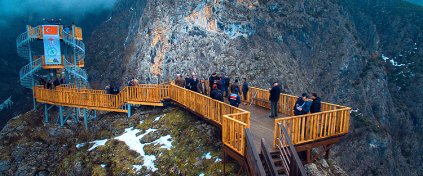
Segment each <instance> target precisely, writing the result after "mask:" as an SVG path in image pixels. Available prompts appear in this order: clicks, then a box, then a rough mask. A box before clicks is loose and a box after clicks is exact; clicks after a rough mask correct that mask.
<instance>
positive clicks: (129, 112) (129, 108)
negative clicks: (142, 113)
mask: <svg viewBox="0 0 423 176" xmlns="http://www.w3.org/2000/svg"><path fill="white" fill-rule="evenodd" d="M127 106H128V118H130V117H131V104H129V103H128V104H127Z"/></svg>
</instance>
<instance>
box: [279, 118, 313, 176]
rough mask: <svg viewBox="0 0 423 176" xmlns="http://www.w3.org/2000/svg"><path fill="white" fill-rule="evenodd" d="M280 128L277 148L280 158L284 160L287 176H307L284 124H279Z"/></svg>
mask: <svg viewBox="0 0 423 176" xmlns="http://www.w3.org/2000/svg"><path fill="white" fill-rule="evenodd" d="M278 125H279V127H280V129H281V130H280V131H279V133H280V135H279V136H280V138H277V140H278V142H279V143H277V144H276V148H277V149H278V150H279V157H280V158H281V160H282V163H283V166H284V168H285V171H286V174H287V175H302V176H306V171H305V169H304V166H303V165H302V163H301V160H300V157H298V153H297V151H296V150H295V147H294V145H293V144H292V140H291V138H290V137H289V135H288V132H287V131H286V129H285V127H284V126H283V125H282V123H278Z"/></svg>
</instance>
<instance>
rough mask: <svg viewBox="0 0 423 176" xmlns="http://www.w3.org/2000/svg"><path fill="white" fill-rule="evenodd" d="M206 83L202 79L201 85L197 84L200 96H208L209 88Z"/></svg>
mask: <svg viewBox="0 0 423 176" xmlns="http://www.w3.org/2000/svg"><path fill="white" fill-rule="evenodd" d="M206 85H207V84H206V81H204V79H203V78H201V80H200V83H198V84H197V90H198V92H199V93H200V94H203V95H207V86H206Z"/></svg>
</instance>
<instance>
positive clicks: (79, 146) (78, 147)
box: [76, 143, 86, 149]
mask: <svg viewBox="0 0 423 176" xmlns="http://www.w3.org/2000/svg"><path fill="white" fill-rule="evenodd" d="M85 145H86V143H80V144H76V148H77V149H80V148H81V147H84V146H85Z"/></svg>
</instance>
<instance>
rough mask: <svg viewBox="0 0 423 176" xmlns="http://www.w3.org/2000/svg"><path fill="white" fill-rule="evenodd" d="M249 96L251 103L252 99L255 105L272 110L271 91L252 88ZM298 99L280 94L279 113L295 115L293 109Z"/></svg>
mask: <svg viewBox="0 0 423 176" xmlns="http://www.w3.org/2000/svg"><path fill="white" fill-rule="evenodd" d="M248 94H249V96H248V97H250V98H249V101H251V99H252V102H253V104H254V105H256V106H260V107H264V108H267V109H270V102H269V96H270V92H269V90H265V89H260V88H257V87H250V90H249V91H248ZM297 98H298V97H296V96H293V95H288V94H280V98H279V103H278V106H279V108H278V111H279V112H280V113H282V114H286V115H294V110H293V107H294V105H295V102H296V101H297Z"/></svg>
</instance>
